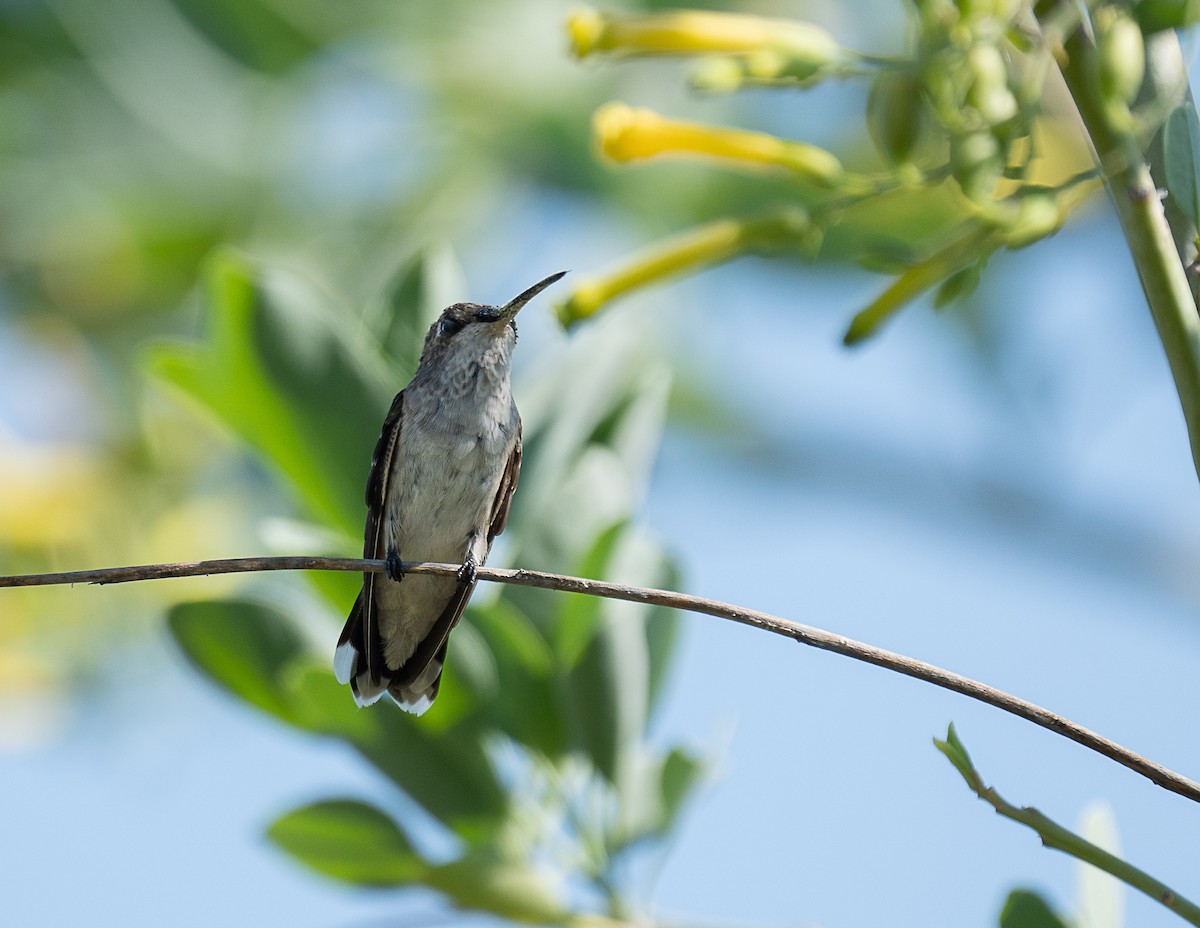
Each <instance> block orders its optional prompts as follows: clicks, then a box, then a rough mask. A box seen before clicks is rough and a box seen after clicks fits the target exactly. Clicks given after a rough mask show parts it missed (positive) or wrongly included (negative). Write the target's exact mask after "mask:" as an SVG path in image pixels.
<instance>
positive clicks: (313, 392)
mask: <svg viewBox="0 0 1200 928" xmlns="http://www.w3.org/2000/svg"><path fill="white" fill-rule="evenodd" d="M205 294H206V302H207V304H208V307H209V327H208V335H207V339H206V341H205V342H204V343H202V344H199V345H191V344H163V345H157V346H155V347H153V348H152V349H150V350H149V352H148V353H147V355H146V360H147V365H148V367H149V370H150V371H151V373H152V374H154V375H155V376H157V377H159V378H160V379H162V380H163V381H165V382H167V383H169V384H172V385H173V386H175V387H176V388H178V389H179V390H181V391H182V392H183V393H184V394H185V395H186V396H188V397H190V398H191V399H192V400H194V401H195V402H197V403H199V404H200V405H201V406H203V407H204V408H206V409H207V410H208V411H209V412H210V413H212V414H213V415H214V416H216V418H217V419H218V420H219V421H220V422H222V423H223V424H224V425H225V426H226V427H228V428H229V429H230V430H232V431H233V432H234V433H235V434H237V435H238V436H239V437H240V438H241V439H242V440H243V441H245V442H246V443H247V444H248V445H250V446H251V447H252V448H254V449H256V450H257V451H258V452H259V454H260V455H261V456H262V457H263V458H264V459H265V460H266V461H267V462H268V464H269V465H270V466H272V467H273V468H275V469H276V470H277V471H278V472H279V473H281V474H283V475H284V476H285V477H286V478H287V480H288V482H289V483H290V485H291V486H292V487H293V488H294V489H295V491H296V492H297V494H298V495H299V497H300V498H301V499H302V500H303V502H304V503H305V505H306V506H307V508H308V510H309V511H310V513H311V514H312V515H313V517H314V518H315V519H316V520H317V521H319V522H321V523H322V524H324V525H327V526H329V527H331V528H333V529H334V530H336V531H339V532H342V533H344V534H346V535H348V536H351V537H353V536H355V535H357V534H359V533H360V532H361V530H362V521H363V502H362V488H363V486H364V484H365V482H366V472H367V467H368V464H369V462H370V459H371V451H372V449H373V447H374V442H375V440H376V439H377V437H378V434H379V424H380V423H381V422H382V421H383V416H384V412H385V410H386V408H387V403H388V401H389V400H390V398H391V397H390V393H391V392H392V391H391V390H390V389H389V383H388V381H389V378H388V376H387V370H386V366H385V365H384V362H383V359H382V358H381V357H380V356H379V355H378V354H377V353H374V352H372V351H371V350H370V349H369V348H368V347H367V346H366V345H365V344H364V343H362V342H361V341H358V340H356V337H355V333H359V332H360V330H361V328H362V326H361V324H360V323H359V321H358V320H357V319H354V318H350V317H338V316H335V315H334V314H333V313H332V312H331V311H330V310H329V309H328V308H327V307H325V306H324V304H322V303H321V302H320V301H318V300H316V299H314V298H313V297H312V295H311V293H309V291H308V289H307V288H306V287H304V286H303V285H301V284H299V283H298V282H297V281H295V280H289V279H286V278H279V279H277V280H268V279H267V278H266V277H265V275H263V274H261V273H259V272H258V271H257V270H255V269H254V268H253V267H252V266H251V265H250V264H249V262H247V261H246V260H245V259H243V258H242V257H241V256H239V255H238V254H237V253H235V252H232V251H221V252H218V253H217V254H216V255H215V256H214V257H213V258H212V259H211V260H210V262H209V265H208V272H207V275H206V287H205Z"/></svg>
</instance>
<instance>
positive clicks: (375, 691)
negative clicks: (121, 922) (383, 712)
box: [333, 591, 446, 715]
mask: <svg viewBox="0 0 1200 928" xmlns="http://www.w3.org/2000/svg"><path fill="white" fill-rule="evenodd" d="M368 629H369V623H368V622H367V621H366V610H365V607H364V605H363V594H362V592H361V591H360V592H359V594H358V599H356V600H355V601H354V608H353V609H351V610H350V617H349V618H347V619H346V625H345V627H344V628H343V629H342V635H341V637H340V638H339V639H338V644H337V650H336V651H334V655H333V673H334V676H335V677H337V681H338V682H339V683H349V684H350V690H351V692H353V693H354V701H355V702H356V703H358V704H359V705H360V706H369V705H371V704H372V703H373V702H376V701H378V699H379V697H380V696H382V695H383V694H384V693H387V694H388V695H389V696H391V697H392V699H394V700H395V701H396V702H397V704H399V706H400V708H401V709H404V710H406V711H407V712H411V713H413V714H414V715H421V714H422V713H423V712H424V711H425V710H426V709H428V708H429V707H430V706H431V705H432V704H433V700H434V699H435V698H436V697H437V694H438V688H439V687H440V685H441V682H442V666H443V665H444V664H445V663H446V643H445V641H444V640H443V641H442V645H441V648H439V649H438V653H437V655H436V656H435V657H434V658H433V659H432V660H430V661H429V662H428V663H427V664H426V665H425V667H424V668H423V669H422V671H421V672H420V674H419V675H418V676H417V678H416V679H410V680H408V681H404V680H402V679H400V678H402V677H403V676H404V675H405V674H404V669H403V668H401V670H398V671H396V672H395V673H394V674H393V673H389V672H388V671H387V670H386V669H385V670H384V672H383V673H380V674H378V675H374V676H373V675H372V674H371V671H370V668H369V667H368V666H367V660H366V657H365V655H366V653H367V649H366V640H365V636H366V635H367V634H368ZM382 647H383V645H382V642H380V643H379V644H378V645H377V651H378V652H379V653H382Z"/></svg>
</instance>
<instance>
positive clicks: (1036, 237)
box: [1003, 193, 1065, 248]
mask: <svg viewBox="0 0 1200 928" xmlns="http://www.w3.org/2000/svg"><path fill="white" fill-rule="evenodd" d="M1064 218H1065V217H1064V216H1063V214H1062V210H1060V209H1059V207H1058V201H1057V200H1056V199H1055V198H1054V196H1053V195H1051V194H1049V193H1030V194H1026V195H1025V196H1022V197H1021V203H1020V206H1019V207H1018V209H1017V214H1016V216H1015V218H1014V219H1013V220H1012V221H1011V223H1010V224H1009V226H1008V228H1006V229H1004V230H1003V240H1004V244H1005V245H1006V246H1008V247H1009V248H1024V247H1025V246H1026V245H1032V244H1033V243H1034V242H1036V241H1040V240H1041V239H1044V238H1046V237H1048V236H1051V235H1053V234H1054V233H1055V232H1057V231H1058V230H1059V229H1060V228H1061V227H1062V224H1063V219H1064Z"/></svg>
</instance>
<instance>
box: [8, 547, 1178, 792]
mask: <svg viewBox="0 0 1200 928" xmlns="http://www.w3.org/2000/svg"><path fill="white" fill-rule="evenodd" d="M384 569H385V565H384V562H383V561H378V560H360V559H357V558H334V557H243V558H229V559H225V560H213V561H193V562H190V563H181V564H150V565H144V566H138V567H109V568H104V569H101V570H76V571H68V572H66V573H55V574H26V575H23V576H10V577H5V576H0V587H15V586H51V585H57V584H74V583H98V584H107V583H127V582H131V581H134V580H160V579H167V578H172V577H199V576H208V575H210V574H229V573H250V572H254V571H266V570H344V571H355V572H360V571H369V572H375V573H381V572H383V571H384ZM404 569H405V571H406V572H408V573H414V574H436V575H440V576H450V575H453V574H455V573H457V571H458V569H459V565H458V564H427V563H411V564H409V563H406V564H405V565H404ZM478 576H479V579H480V580H489V581H492V582H496V583H511V584H516V585H517V586H532V587H538V588H540V589H545V590H559V591H562V592H567V593H582V594H584V595H586V596H602V597H605V598H607V599H621V600H626V601H628V602H633V603H644V604H646V605H651V606H666V607H668V608H671V609H682V610H685V611H687V612H697V613H700V614H702V615H711V616H714V617H716V618H719V619H728V620H730V621H732V622H740V623H741V624H742V625H749V626H751V627H753V628H759V629H762V630H763V631H768V632H773V633H775V634H776V635H783V636H784V637H787V638H792V639H794V640H795V641H798V642H800V643H801V644H805V645H808V646H810V647H814V648H820V649H821V650H823V651H832V652H833V653H835V654H841V655H843V656H845V657H849V658H853V659H854V660H857V661H865V662H866V663H868V664H875V665H876V666H877V667H883V668H885V669H887V670H892V671H895V672H896V673H901V674H904V675H905V676H908V677H913V678H915V679H917V680H924V681H925V682H926V683H932V684H933V685H934V686H940V687H941V688H942V689H947V690H951V691H953V692H955V693H961V694H962V695H964V696H969V697H970V698H971V699H976V700H978V701H980V702H985V703H987V704H988V705H991V706H995V707H996V708H997V709H1003V710H1004V711H1005V712H1009V713H1011V714H1013V715H1015V716H1018V717H1019V718H1023V719H1025V720H1026V721H1028V722H1033V724H1035V725H1040V726H1041V727H1042V728H1047V729H1049V730H1050V731H1052V732H1055V733H1056V734H1059V735H1062V736H1063V737H1064V738H1069V739H1070V740H1072V741H1074V742H1076V743H1077V744H1081V745H1083V746H1084V747H1085V748H1088V749H1090V750H1092V751H1095V752H1097V753H1098V754H1103V755H1104V756H1105V757H1107V758H1109V759H1110V760H1114V761H1116V762H1117V763H1118V764H1120V765H1121V766H1123V767H1128V768H1129V769H1130V770H1132V771H1134V772H1135V773H1140V774H1141V775H1142V776H1144V777H1146V778H1147V779H1149V780H1150V781H1151V782H1153V783H1156V784H1158V785H1159V786H1161V787H1162V788H1163V789H1166V790H1170V791H1171V792H1173V793H1178V794H1179V795H1180V796H1185V797H1187V798H1188V799H1191V800H1193V801H1195V802H1200V783H1197V782H1196V781H1194V780H1191V779H1188V778H1187V777H1185V776H1183V775H1182V774H1179V773H1176V772H1175V771H1173V770H1171V769H1169V768H1167V767H1164V766H1162V765H1161V764H1158V763H1156V762H1154V761H1152V760H1150V759H1148V758H1146V757H1143V756H1142V755H1140V754H1136V753H1134V752H1133V751H1131V750H1129V748H1126V747H1123V746H1122V745H1120V744H1117V743H1116V742H1115V741H1110V740H1109V739H1108V738H1105V737H1103V736H1102V735H1098V734H1097V733H1096V732H1094V731H1091V730H1090V729H1087V728H1084V727H1083V726H1082V725H1077V724H1076V723H1075V722H1072V721H1071V720H1070V719H1067V718H1064V717H1063V716H1061V715H1056V714H1055V713H1053V712H1051V711H1049V710H1048V709H1043V708H1042V707H1041V706H1038V705H1035V704H1034V703H1031V702H1028V701H1027V700H1024V699H1021V698H1020V697H1018V696H1013V695H1011V694H1009V693H1006V692H1004V691H1003V690H998V689H996V688H994V687H991V686H987V685H986V684H984V683H980V682H979V681H978V680H972V679H971V678H970V677H964V676H962V675H960V674H957V673H953V672H952V671H949V670H944V669H943V668H941V667H936V666H934V665H933V664H926V663H925V662H924V661H918V660H915V659H914V658H911V657H907V656H905V655H903V654H897V653H896V652H895V651H887V650H885V649H883V648H877V647H875V646H874V645H869V644H865V643H864V642H861V641H855V640H854V639H852V638H845V637H843V636H841V635H835V634H833V633H832V632H827V631H824V630H822V629H819V628H813V627H812V626H809V625H802V624H800V623H799V622H793V621H791V620H790V619H783V618H780V617H778V616H773V615H769V614H767V613H765V612H758V611H756V610H754V609H744V608H742V607H741V606H734V605H730V604H729V603H723V602H719V601H717V600H715V599H706V598H704V597H702V596H693V595H690V594H688V593H676V592H673V591H671V590H654V589H647V588H645V587H636V586H626V585H624V584H620V583H608V582H606V581H602V580H588V579H585V578H583V577H568V576H563V575H562V574H550V573H542V572H541V571H536V570H505V569H502V568H497V567H480V568H479V570H478Z"/></svg>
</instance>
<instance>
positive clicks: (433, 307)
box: [372, 246, 466, 382]
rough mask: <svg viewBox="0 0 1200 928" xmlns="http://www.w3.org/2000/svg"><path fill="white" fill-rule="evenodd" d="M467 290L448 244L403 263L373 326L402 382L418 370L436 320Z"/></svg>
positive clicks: (460, 270)
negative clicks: (422, 350)
mask: <svg viewBox="0 0 1200 928" xmlns="http://www.w3.org/2000/svg"><path fill="white" fill-rule="evenodd" d="M465 292H466V282H465V280H464V279H463V272H462V268H461V267H459V264H458V260H457V259H456V258H455V256H454V252H453V251H452V250H451V249H450V248H449V247H448V246H442V247H432V248H427V249H425V250H423V251H421V252H420V253H419V254H417V255H416V256H414V257H413V258H410V259H409V260H408V261H407V262H405V264H404V265H402V266H401V268H400V270H399V271H398V272H397V273H396V277H395V279H394V280H393V282H392V284H391V286H390V287H389V288H388V298H387V300H386V301H385V302H384V303H383V305H382V306H381V307H380V309H379V310H378V311H377V316H379V317H381V318H378V319H376V320H375V321H374V324H373V326H372V327H373V328H374V329H375V330H376V331H377V332H378V333H379V343H380V345H381V346H382V349H383V352H384V354H385V355H386V357H387V358H388V359H389V360H390V361H391V362H392V365H393V367H394V368H395V369H396V371H397V377H398V380H399V382H404V381H407V380H408V379H409V378H410V377H412V375H413V374H415V373H416V371H417V361H418V360H419V359H420V357H421V347H422V345H423V344H424V342H425V333H426V332H428V331H429V327H430V326H431V325H432V324H433V322H434V320H435V319H437V317H438V316H439V315H441V312H442V310H443V309H445V308H446V307H447V306H449V305H451V304H452V303H456V302H459V301H460V300H462V299H463V294H464V293H465Z"/></svg>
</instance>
